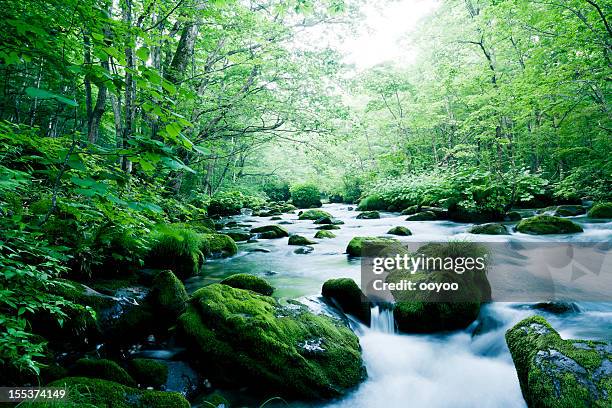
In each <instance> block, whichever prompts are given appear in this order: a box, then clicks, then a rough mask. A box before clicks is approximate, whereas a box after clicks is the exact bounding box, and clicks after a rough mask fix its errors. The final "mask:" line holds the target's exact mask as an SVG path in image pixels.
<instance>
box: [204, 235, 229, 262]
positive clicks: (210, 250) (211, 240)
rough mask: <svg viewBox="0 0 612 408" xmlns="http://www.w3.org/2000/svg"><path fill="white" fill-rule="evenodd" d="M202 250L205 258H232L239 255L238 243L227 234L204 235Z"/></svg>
mask: <svg viewBox="0 0 612 408" xmlns="http://www.w3.org/2000/svg"><path fill="white" fill-rule="evenodd" d="M200 238H201V246H200V250H201V251H202V253H203V254H204V255H205V256H212V255H221V256H224V257H226V256H232V255H236V254H237V253H238V246H237V245H236V242H235V241H234V240H233V239H232V237H230V236H229V235H225V234H202V235H201V237H200Z"/></svg>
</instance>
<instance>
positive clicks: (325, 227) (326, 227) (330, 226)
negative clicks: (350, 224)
mask: <svg viewBox="0 0 612 408" xmlns="http://www.w3.org/2000/svg"><path fill="white" fill-rule="evenodd" d="M316 229H318V230H338V229H340V227H339V226H337V225H333V224H324V225H320V226H318V227H317V228H316Z"/></svg>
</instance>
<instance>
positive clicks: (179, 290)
mask: <svg viewBox="0 0 612 408" xmlns="http://www.w3.org/2000/svg"><path fill="white" fill-rule="evenodd" d="M146 300H147V302H148V304H149V305H150V307H151V310H152V311H153V313H154V314H155V316H156V317H155V318H156V321H157V322H158V323H162V322H163V323H164V324H165V325H166V326H168V327H169V326H170V325H172V324H173V323H174V321H175V320H176V318H177V317H178V315H179V314H181V313H182V312H183V311H184V310H185V306H186V304H187V301H188V300H189V295H187V291H186V290H185V286H184V285H183V283H182V282H181V281H180V280H179V279H178V278H177V277H176V276H175V275H174V274H173V273H172V271H169V270H166V271H161V272H159V273H158V274H157V275H156V276H155V278H153V285H152V287H151V291H150V292H149V294H148V295H147V298H146Z"/></svg>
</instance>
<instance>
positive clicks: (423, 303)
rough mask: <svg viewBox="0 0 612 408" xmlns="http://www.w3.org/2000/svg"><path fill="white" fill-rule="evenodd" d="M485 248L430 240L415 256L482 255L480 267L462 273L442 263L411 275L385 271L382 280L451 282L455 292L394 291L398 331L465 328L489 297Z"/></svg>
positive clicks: (435, 330)
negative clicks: (482, 265)
mask: <svg viewBox="0 0 612 408" xmlns="http://www.w3.org/2000/svg"><path fill="white" fill-rule="evenodd" d="M487 253H488V251H487V249H486V247H484V246H483V245H480V244H478V243H472V242H449V243H431V244H427V245H424V246H422V247H421V248H419V250H418V251H417V253H416V254H414V255H415V256H417V257H418V256H420V255H423V257H424V258H432V259H433V258H440V259H443V260H446V259H447V258H451V259H459V258H463V259H465V258H467V257H472V258H474V259H476V258H479V257H482V258H483V259H484V260H485V261H484V262H483V264H484V268H481V269H478V270H476V269H473V270H471V271H467V270H466V271H463V273H462V274H459V273H457V272H456V270H452V269H444V265H443V264H441V265H436V264H431V265H428V266H429V268H425V269H421V270H419V271H418V272H417V273H414V274H412V273H411V271H407V270H396V271H392V272H391V273H389V275H388V276H387V278H386V281H387V282H389V283H398V282H400V281H402V280H409V281H411V282H413V283H414V284H415V285H416V286H417V287H418V285H419V284H421V283H424V284H429V283H433V284H436V283H438V284H444V283H448V284H453V283H456V284H457V287H458V290H456V291H441V292H436V291H427V290H416V291H410V290H396V291H392V295H393V297H394V299H395V307H394V310H393V315H394V317H395V322H396V324H397V327H398V329H399V331H402V332H406V333H434V332H439V331H448V330H461V329H465V328H466V327H468V326H469V325H470V324H471V323H472V322H473V321H474V320H476V318H477V317H478V314H479V312H480V307H481V304H482V303H484V302H488V301H489V300H490V298H491V286H490V284H489V281H488V279H487V276H486V272H487V268H486V266H487V265H486V259H487V258H486V254H487Z"/></svg>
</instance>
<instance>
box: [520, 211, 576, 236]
mask: <svg viewBox="0 0 612 408" xmlns="http://www.w3.org/2000/svg"><path fill="white" fill-rule="evenodd" d="M515 229H516V230H517V231H518V232H522V233H525V234H531V235H546V234H575V233H577V232H582V231H583V230H582V227H581V226H580V225H578V224H576V223H575V222H572V221H570V220H568V219H565V218H559V217H554V216H552V215H536V216H535V217H530V218H525V219H523V220H522V221H521V222H519V223H518V224H517V225H516V228H515Z"/></svg>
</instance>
